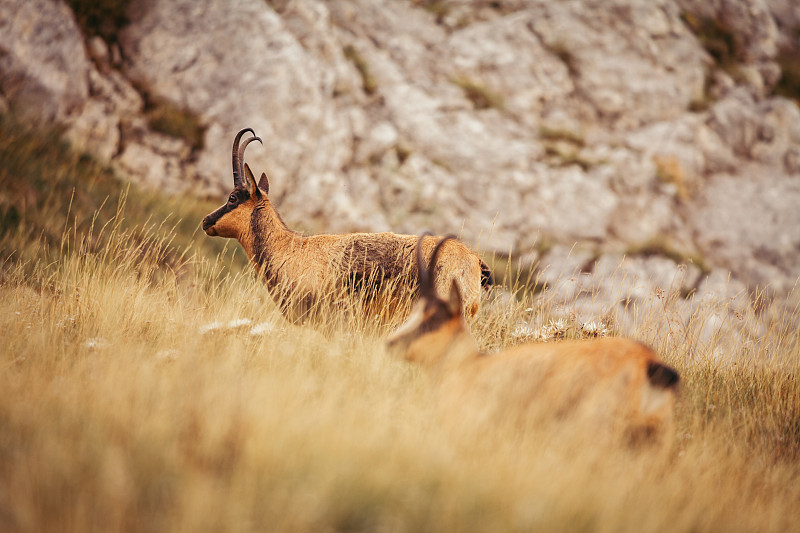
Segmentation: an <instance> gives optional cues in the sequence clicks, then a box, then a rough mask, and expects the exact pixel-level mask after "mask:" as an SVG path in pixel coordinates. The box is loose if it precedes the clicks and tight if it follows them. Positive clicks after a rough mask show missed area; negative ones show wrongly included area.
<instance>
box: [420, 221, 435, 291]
mask: <svg viewBox="0 0 800 533" xmlns="http://www.w3.org/2000/svg"><path fill="white" fill-rule="evenodd" d="M430 235H431V232H430V231H426V232H425V233H423V234H422V235H420V236H419V240H418V241H417V272H419V293H420V295H421V296H426V295H428V294H431V293H432V292H433V283H431V276H430V273H429V272H428V267H426V266H425V262H424V261H423V260H422V241H424V240H425V237H429V236H430Z"/></svg>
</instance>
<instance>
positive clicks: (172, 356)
mask: <svg viewBox="0 0 800 533" xmlns="http://www.w3.org/2000/svg"><path fill="white" fill-rule="evenodd" d="M177 358H178V350H175V349H174V348H169V349H167V350H160V351H158V352H156V359H158V360H161V361H175V360H176V359H177Z"/></svg>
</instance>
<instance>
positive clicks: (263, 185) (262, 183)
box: [258, 172, 269, 194]
mask: <svg viewBox="0 0 800 533" xmlns="http://www.w3.org/2000/svg"><path fill="white" fill-rule="evenodd" d="M258 188H259V189H261V190H262V191H264V192H265V193H267V194H269V180H268V179H267V173H266V172H262V173H261V179H260V180H258Z"/></svg>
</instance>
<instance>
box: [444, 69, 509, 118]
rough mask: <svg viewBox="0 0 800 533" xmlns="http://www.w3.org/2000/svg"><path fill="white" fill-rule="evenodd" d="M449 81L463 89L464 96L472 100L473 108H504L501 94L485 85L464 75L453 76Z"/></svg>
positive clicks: (501, 109)
mask: <svg viewBox="0 0 800 533" xmlns="http://www.w3.org/2000/svg"><path fill="white" fill-rule="evenodd" d="M451 81H452V82H453V83H454V84H455V85H457V86H458V87H459V88H461V90H462V91H464V96H466V97H467V100H469V101H470V102H472V106H473V107H474V108H475V109H479V110H480V109H497V110H498V111H503V110H504V109H505V101H504V99H503V96H502V95H501V94H499V93H497V92H495V91H492V90H491V89H489V88H487V87H486V86H485V85H483V84H481V83H478V82H476V81H473V80H470V79H469V78H466V77H464V76H460V77H457V78H453V79H452V80H451Z"/></svg>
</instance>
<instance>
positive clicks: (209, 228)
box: [202, 215, 217, 237]
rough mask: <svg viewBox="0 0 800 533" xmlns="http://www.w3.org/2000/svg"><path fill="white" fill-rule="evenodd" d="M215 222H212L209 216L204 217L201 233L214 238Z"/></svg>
mask: <svg viewBox="0 0 800 533" xmlns="http://www.w3.org/2000/svg"><path fill="white" fill-rule="evenodd" d="M215 222H216V221H215V220H212V218H211V215H208V216H206V217H205V218H204V219H203V223H202V227H203V231H205V232H206V234H207V235H210V236H212V237H213V236H214V235H215V234H216V233H217V232H216V231H215V230H214V224H215Z"/></svg>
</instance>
